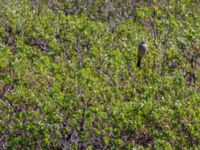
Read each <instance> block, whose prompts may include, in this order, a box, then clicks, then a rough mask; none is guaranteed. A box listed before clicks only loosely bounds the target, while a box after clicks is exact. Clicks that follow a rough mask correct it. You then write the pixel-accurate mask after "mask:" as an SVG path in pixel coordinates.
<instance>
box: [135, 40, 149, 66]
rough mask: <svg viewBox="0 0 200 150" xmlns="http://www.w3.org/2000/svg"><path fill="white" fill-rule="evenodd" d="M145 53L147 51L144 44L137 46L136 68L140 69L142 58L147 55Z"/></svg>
mask: <svg viewBox="0 0 200 150" xmlns="http://www.w3.org/2000/svg"><path fill="white" fill-rule="evenodd" d="M147 51H148V48H147V45H146V44H145V42H141V43H140V44H139V46H138V62H137V67H139V68H140V66H141V60H142V57H143V56H144V55H145V54H146V53H147Z"/></svg>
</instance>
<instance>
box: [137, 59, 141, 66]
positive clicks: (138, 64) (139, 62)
mask: <svg viewBox="0 0 200 150" xmlns="http://www.w3.org/2000/svg"><path fill="white" fill-rule="evenodd" d="M140 64H141V59H140V58H138V62H137V67H139V68H140Z"/></svg>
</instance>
